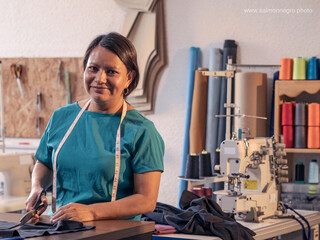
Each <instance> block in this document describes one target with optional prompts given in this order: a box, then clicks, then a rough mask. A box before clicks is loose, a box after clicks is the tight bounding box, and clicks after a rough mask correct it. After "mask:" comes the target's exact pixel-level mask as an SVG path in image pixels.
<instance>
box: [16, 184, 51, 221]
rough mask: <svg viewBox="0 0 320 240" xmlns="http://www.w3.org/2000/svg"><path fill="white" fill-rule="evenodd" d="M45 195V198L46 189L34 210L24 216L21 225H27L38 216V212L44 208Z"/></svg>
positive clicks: (39, 197)
mask: <svg viewBox="0 0 320 240" xmlns="http://www.w3.org/2000/svg"><path fill="white" fill-rule="evenodd" d="M43 195H44V196H45V195H46V191H45V190H44V189H43V190H42V191H41V193H40V195H39V196H38V199H37V201H36V203H35V204H34V206H33V209H32V210H31V211H29V212H27V213H26V214H25V215H23V216H22V218H21V219H20V224H19V225H24V224H26V223H27V222H28V221H29V220H30V219H31V218H33V217H34V216H35V215H36V214H38V210H40V209H41V208H43V206H44V204H43V202H41V197H42V196H43Z"/></svg>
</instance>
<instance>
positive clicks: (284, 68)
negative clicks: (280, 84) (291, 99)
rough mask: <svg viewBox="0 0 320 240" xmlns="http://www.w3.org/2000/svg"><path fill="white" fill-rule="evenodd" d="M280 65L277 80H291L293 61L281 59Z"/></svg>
mask: <svg viewBox="0 0 320 240" xmlns="http://www.w3.org/2000/svg"><path fill="white" fill-rule="evenodd" d="M280 64H281V68H280V73H279V80H292V72H293V59H292V58H281V59H280Z"/></svg>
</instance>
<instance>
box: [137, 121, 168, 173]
mask: <svg viewBox="0 0 320 240" xmlns="http://www.w3.org/2000/svg"><path fill="white" fill-rule="evenodd" d="M164 148H165V146H164V142H163V140H162V137H161V136H160V134H159V133H158V131H157V130H156V128H155V126H154V124H153V123H152V122H146V123H145V124H143V126H142V127H141V128H140V129H139V131H138V132H137V134H136V136H135V140H134V146H133V154H134V156H133V159H132V160H131V164H132V168H133V171H134V172H135V173H143V172H150V171H157V170H158V171H163V170H164V167H163V156H164Z"/></svg>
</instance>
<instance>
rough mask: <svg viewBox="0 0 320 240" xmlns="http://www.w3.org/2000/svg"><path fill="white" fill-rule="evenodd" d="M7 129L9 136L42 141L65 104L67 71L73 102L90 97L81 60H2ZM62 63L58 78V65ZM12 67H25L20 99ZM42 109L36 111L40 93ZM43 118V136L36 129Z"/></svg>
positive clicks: (23, 68)
mask: <svg viewBox="0 0 320 240" xmlns="http://www.w3.org/2000/svg"><path fill="white" fill-rule="evenodd" d="M0 60H1V61H2V78H3V101H4V126H5V127H6V136H7V137H28V138H39V137H41V135H42V134H43V131H44V129H45V127H46V125H47V123H48V121H49V119H50V117H51V115H52V113H53V111H54V110H55V109H56V108H59V107H61V106H64V105H66V103H67V93H66V86H65V71H69V72H70V77H69V79H70V85H71V102H75V101H78V100H80V99H83V98H88V95H87V93H86V92H85V90H84V85H83V68H82V58H3V59H0ZM60 62H61V67H60V69H61V70H60V72H61V75H60V77H59V66H60ZM11 64H16V65H17V64H20V65H22V74H21V77H20V78H21V85H22V88H23V92H24V97H22V96H21V94H20V92H19V88H18V84H17V81H16V79H15V77H14V76H13V75H12V74H11V71H10V66H11ZM38 92H40V93H41V100H42V101H41V109H40V110H38V109H37V93H38ZM38 117H40V118H41V128H40V133H39V132H37V129H36V121H37V118H38Z"/></svg>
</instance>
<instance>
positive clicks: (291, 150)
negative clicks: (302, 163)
mask: <svg viewBox="0 0 320 240" xmlns="http://www.w3.org/2000/svg"><path fill="white" fill-rule="evenodd" d="M285 152H286V153H320V149H313V148H285Z"/></svg>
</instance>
